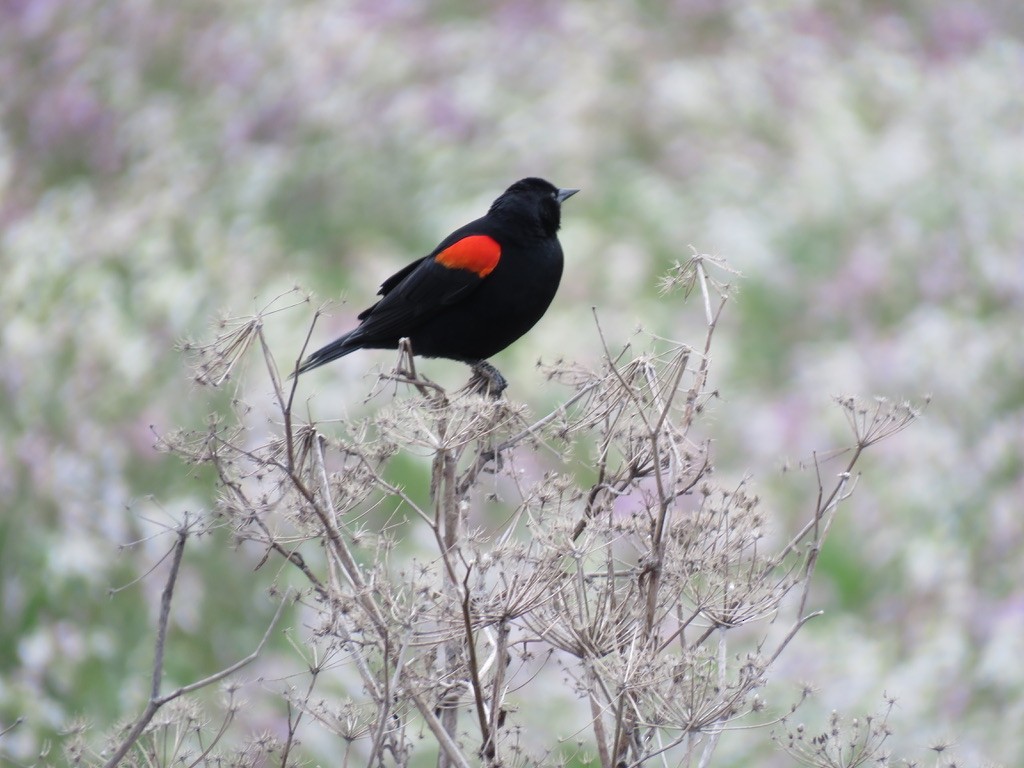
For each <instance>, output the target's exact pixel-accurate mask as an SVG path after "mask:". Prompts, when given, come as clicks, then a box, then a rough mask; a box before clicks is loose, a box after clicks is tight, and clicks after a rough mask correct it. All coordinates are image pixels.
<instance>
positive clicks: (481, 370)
mask: <svg viewBox="0 0 1024 768" xmlns="http://www.w3.org/2000/svg"><path fill="white" fill-rule="evenodd" d="M472 370H473V375H472V376H470V378H469V381H468V382H466V386H465V387H463V388H462V389H463V391H464V392H468V393H470V394H474V395H481V396H483V397H490V398H492V399H494V400H498V399H500V398H501V395H502V393H503V392H504V391H505V389H506V388H507V387H508V382H507V381H505V377H504V376H502V375H501V371H499V370H498V369H497V368H495V367H494V366H493V365H491V364H490V363H488V362H485V361H483V360H481V361H480V362H478V363H474V364H473V366H472Z"/></svg>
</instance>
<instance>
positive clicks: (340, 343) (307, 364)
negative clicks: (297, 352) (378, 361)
mask: <svg viewBox="0 0 1024 768" xmlns="http://www.w3.org/2000/svg"><path fill="white" fill-rule="evenodd" d="M353 337H354V338H353ZM361 341H362V340H361V339H360V338H359V337H358V336H357V335H356V334H354V333H347V334H345V335H344V336H342V337H341V338H339V339H335V340H334V341H332V342H331V343H330V344H328V345H326V346H323V347H320V349H318V350H317V351H316V352H313V353H311V354H309V355H306V359H305V360H303V361H302V364H301V365H299V367H298V368H296V369H295V372H294V373H293V374H292V375H291V376H290V377H289V378H294V377H295V376H298V375H299V374H300V373H305V372H306V371H311V370H313V369H314V368H319V367H320V366H321V365H323V364H324V363H329V362H331V361H332V360H337V359H338V358H339V357H344V356H345V355H347V354H348V353H349V352H355V351H356V350H357V349H361V348H362V346H363V345H362V343H361Z"/></svg>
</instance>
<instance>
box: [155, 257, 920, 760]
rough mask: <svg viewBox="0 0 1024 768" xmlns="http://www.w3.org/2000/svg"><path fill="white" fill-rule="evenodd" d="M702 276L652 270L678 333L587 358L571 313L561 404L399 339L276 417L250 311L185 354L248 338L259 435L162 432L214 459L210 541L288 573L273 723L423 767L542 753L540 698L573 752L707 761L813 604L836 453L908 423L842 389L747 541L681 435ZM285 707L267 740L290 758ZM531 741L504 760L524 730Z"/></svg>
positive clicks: (543, 756)
mask: <svg viewBox="0 0 1024 768" xmlns="http://www.w3.org/2000/svg"><path fill="white" fill-rule="evenodd" d="M712 271H716V273H717V274H725V275H728V274H729V273H728V270H723V269H722V265H721V264H720V263H719V262H718V261H717V260H715V259H711V258H710V257H704V256H701V255H697V254H695V255H694V256H693V258H691V259H690V260H689V261H688V262H687V263H686V264H681V265H678V266H677V267H676V269H675V270H674V271H673V274H672V275H671V276H670V277H669V278H667V279H666V281H665V283H664V286H665V287H666V288H670V287H673V286H682V287H683V288H684V289H685V290H687V291H689V290H693V289H695V288H699V289H700V294H701V297H702V299H703V307H704V316H705V319H706V322H707V327H706V333H705V338H704V339H703V342H702V345H699V346H698V347H694V346H690V345H686V344H682V343H676V342H669V341H666V340H663V339H655V338H649V339H644V338H643V337H639V336H638V337H637V339H636V340H635V341H634V342H632V343H631V344H630V345H628V346H627V347H625V348H623V349H621V350H615V351H613V350H611V349H609V348H608V346H607V344H606V343H605V341H604V335H603V332H602V331H601V328H600V325H599V324H596V325H595V327H596V329H597V334H596V337H597V338H598V339H600V340H601V343H602V344H603V345H604V355H603V357H602V360H601V362H600V364H599V365H598V366H596V367H595V368H594V369H587V368H585V367H582V366H579V365H563V364H559V365H555V366H550V367H547V368H546V369H545V373H546V374H547V375H548V376H549V377H550V378H551V379H552V380H554V381H557V382H559V383H561V384H562V385H563V386H565V387H566V388H567V395H566V397H565V399H564V402H563V403H562V404H561V405H559V406H558V407H557V408H556V409H555V410H553V411H552V412H550V413H548V414H546V415H544V416H542V417H539V418H535V417H531V416H529V415H528V413H527V410H526V409H525V407H523V406H521V405H518V404H513V403H510V402H508V401H505V400H495V399H493V398H490V397H480V396H478V395H476V394H473V393H472V392H470V391H462V392H457V393H449V392H447V391H445V390H444V389H442V388H441V387H439V386H438V385H436V384H434V383H433V382H430V381H428V380H427V379H425V378H423V377H421V376H419V375H418V374H417V373H416V369H415V365H414V363H415V361H414V359H413V358H412V357H411V355H409V354H408V352H409V350H408V349H407V348H406V349H405V350H404V351H403V353H402V354H401V356H400V359H399V365H398V366H397V368H396V370H395V371H394V372H391V373H388V374H384V375H382V377H381V385H380V386H379V387H378V388H377V389H378V393H377V394H378V399H381V396H389V397H390V399H388V400H387V401H386V402H384V404H383V405H381V406H380V407H377V408H376V409H375V410H374V411H373V413H372V415H370V416H369V417H366V418H364V419H362V420H338V421H332V422H328V423H316V422H314V421H311V420H300V419H299V418H298V416H297V414H296V412H295V410H294V408H293V402H294V399H295V385H294V383H291V384H289V385H288V386H290V389H289V388H286V386H285V383H284V382H285V378H284V377H283V376H281V375H280V374H279V372H278V370H277V367H276V364H275V362H274V360H273V357H272V356H271V355H270V352H269V349H268V346H267V344H266V341H265V338H264V335H263V334H264V324H265V317H264V316H263V315H260V316H257V317H255V318H250V319H249V320H247V321H242V320H239V321H235V322H232V323H228V324H227V325H225V326H224V327H225V328H234V329H235V331H234V333H235V334H236V337H234V338H232V337H228V336H222V337H219V338H218V340H217V341H216V342H214V343H213V344H211V345H208V346H206V347H203V348H202V350H203V354H202V356H201V363H200V365H201V368H202V370H201V372H200V379H201V380H202V381H204V382H209V383H214V384H217V383H223V382H224V381H226V373H227V372H230V371H231V370H232V369H233V368H234V367H236V365H237V363H238V359H237V356H238V354H240V353H241V352H245V351H250V350H254V349H259V350H262V355H263V360H264V363H265V365H266V368H267V370H268V371H269V373H270V379H271V382H272V386H273V388H274V392H275V398H276V403H277V411H278V412H277V414H275V417H274V418H273V419H272V424H273V425H275V426H273V427H272V429H271V430H270V431H269V433H267V434H264V435H263V437H262V438H259V439H257V437H256V434H257V433H258V432H257V430H253V429H252V428H244V427H243V424H244V414H243V415H240V417H239V420H238V423H237V424H234V425H230V424H225V423H223V422H221V421H217V422H212V423H211V424H210V426H209V428H208V429H207V430H205V431H201V432H198V433H196V434H194V435H191V436H183V435H179V436H177V437H176V438H174V439H171V440H168V441H167V446H168V447H169V448H170V449H171V450H174V451H175V452H177V453H179V454H181V455H183V456H184V457H185V458H186V459H188V460H189V461H190V462H194V463H200V464H207V465H211V466H213V467H214V468H215V470H216V473H217V477H218V478H219V483H220V502H219V505H218V509H217V512H218V514H219V516H220V520H221V521H222V522H226V524H228V525H230V527H231V529H232V531H233V532H234V535H235V537H236V540H238V541H241V542H248V543H255V544H256V545H258V546H259V547H260V548H261V550H262V551H263V552H264V553H265V556H264V559H265V560H268V559H271V558H273V559H275V560H278V561H279V567H281V568H285V569H289V568H293V569H296V570H297V572H298V575H299V577H300V578H301V579H302V580H303V581H304V582H305V589H304V590H303V591H302V593H301V595H299V596H298V599H300V600H301V602H302V604H303V606H304V621H303V624H304V626H305V627H306V630H305V635H303V636H299V635H290V639H291V642H292V643H293V645H294V646H295V648H296V650H297V651H298V652H300V653H301V654H302V656H303V658H304V659H305V660H306V664H307V667H308V681H309V682H308V685H307V686H305V687H304V686H301V685H292V686H290V687H289V688H288V690H287V692H286V696H287V700H288V702H289V707H290V711H292V712H294V713H304V714H305V715H306V716H307V717H308V719H310V720H312V721H315V722H317V723H319V724H321V725H322V726H323V727H324V728H326V729H327V730H328V731H329V732H331V733H333V734H335V735H336V736H337V737H338V738H339V739H340V740H341V741H342V742H343V743H344V750H345V754H346V755H347V756H348V758H352V759H354V758H356V757H358V760H359V762H360V763H361V764H367V765H369V764H374V763H376V762H378V761H383V762H388V761H394V762H397V763H398V764H405V763H406V761H408V760H411V759H412V756H413V755H414V754H417V753H419V752H420V751H423V750H431V751H433V752H436V753H437V755H438V758H437V759H438V762H439V764H440V765H445V766H448V765H452V766H454V765H459V766H463V765H470V764H477V763H478V762H479V761H480V760H482V761H483V762H484V763H486V764H488V765H495V766H497V765H510V764H515V765H531V764H533V765H545V764H550V753H549V752H548V753H546V752H545V751H544V750H545V749H548V750H554V749H556V748H557V744H558V734H557V733H555V732H554V731H553V730H552V729H550V728H549V729H548V730H547V731H544V730H543V727H542V725H541V724H540V723H539V722H538V721H537V720H536V719H534V718H533V712H532V711H531V706H530V704H531V702H532V701H534V700H536V701H543V700H547V699H550V698H552V697H553V696H559V697H561V699H562V700H563V701H564V702H565V703H566V704H567V705H571V703H572V702H573V701H575V702H578V704H579V709H578V711H577V712H576V713H575V714H576V717H577V720H578V718H579V717H582V718H583V722H585V723H587V730H588V731H589V732H590V734H591V735H590V736H589V738H588V739H587V740H585V741H584V745H585V747H586V748H587V749H589V750H592V751H594V752H595V753H596V755H597V757H598V760H599V762H600V764H601V765H603V766H607V767H608V768H611V767H612V766H620V765H640V764H643V763H644V762H645V761H647V760H649V759H651V758H654V757H659V756H660V757H662V758H663V759H664V760H666V761H668V762H670V763H673V764H689V763H690V761H691V760H694V759H695V758H698V759H699V762H700V764H702V765H707V764H708V760H709V758H710V755H711V754H712V753H713V752H714V750H715V747H716V745H717V743H718V739H719V737H720V735H721V734H722V733H723V732H724V731H725V730H726V729H727V728H729V727H730V726H732V725H733V724H734V723H736V722H737V721H739V720H741V719H744V718H746V719H747V720H746V721H745V722H749V716H750V715H751V714H752V713H756V712H759V711H761V710H762V709H763V707H764V703H763V700H762V699H761V698H760V696H759V694H758V691H759V690H760V689H761V688H762V687H763V686H764V684H765V681H766V679H767V677H768V675H769V674H770V671H771V666H772V664H773V663H774V661H775V660H776V659H777V658H778V656H779V654H780V653H781V652H782V651H783V650H784V649H785V648H786V646H787V645H788V644H789V643H790V642H792V640H793V638H794V637H795V636H796V635H797V633H798V631H799V630H800V628H801V627H802V626H803V625H804V623H805V622H806V621H808V620H809V619H810V618H812V617H813V616H814V615H816V614H814V613H813V612H808V610H807V607H806V602H807V589H808V584H809V580H810V578H811V575H812V574H813V571H814V567H815V564H816V561H817V555H818V552H819V551H820V548H821V545H822V542H823V540H824V538H825V536H826V535H827V534H828V531H829V530H830V528H831V523H832V520H833V519H834V517H835V515H836V513H837V510H838V509H839V506H840V504H841V502H842V501H844V500H845V499H846V498H847V497H848V496H849V494H850V493H851V492H852V489H853V482H852V478H853V477H854V476H853V474H852V473H853V469H854V464H855V462H856V461H857V459H858V457H859V456H860V453H861V452H862V451H863V450H864V449H865V448H867V447H869V446H870V445H871V444H872V443H874V442H876V441H877V440H879V439H882V438H884V437H886V436H888V435H890V434H892V433H894V432H896V431H898V430H899V429H902V428H903V427H904V426H905V425H906V424H907V423H908V422H909V421H910V420H911V419H912V418H913V416H914V412H913V411H912V410H910V409H909V408H906V407H899V408H896V409H890V408H888V407H887V406H884V404H876V406H874V407H873V408H867V409H865V408H864V407H862V406H860V405H857V404H856V403H855V402H853V401H850V400H845V399H844V400H842V401H841V404H842V406H843V408H844V409H845V410H846V412H847V413H848V414H849V418H850V421H851V426H852V427H853V431H854V440H855V442H854V445H853V446H852V448H853V450H852V451H851V452H850V453H849V454H847V456H848V458H849V459H850V460H849V461H848V462H847V463H846V464H845V465H844V466H843V468H842V470H841V471H840V472H839V473H838V475H837V477H836V479H835V480H834V481H833V483H832V484H831V486H829V485H828V484H826V483H825V481H824V480H822V481H821V484H820V487H819V489H818V493H817V496H816V499H815V500H814V502H813V503H812V504H811V505H810V513H809V515H808V517H807V519H806V520H805V522H804V524H803V526H802V527H801V528H800V530H798V531H797V532H795V533H793V534H791V535H782V534H781V533H780V532H778V531H775V532H772V531H771V530H770V525H769V517H770V515H769V513H768V512H767V511H765V510H764V509H763V508H762V504H761V501H760V499H759V498H758V496H757V495H756V494H755V493H754V491H753V490H752V489H751V487H750V483H749V481H743V482H741V483H739V484H734V485H732V486H728V487H727V486H723V485H720V484H718V483H717V481H716V478H715V476H714V471H713V469H714V468H713V460H712V456H711V453H710V447H709V442H708V441H707V440H706V439H705V438H702V437H698V436H697V435H698V432H697V431H696V430H695V425H697V424H698V423H699V422H700V420H701V417H702V415H703V413H704V412H705V409H706V406H707V404H708V402H709V401H710V400H711V399H712V398H714V397H715V395H716V393H715V392H714V391H711V390H709V389H708V386H707V382H708V373H709V366H710V359H711V358H710V349H711V345H712V341H713V337H714V333H715V329H716V326H717V322H718V317H719V315H720V313H721V312H722V309H723V307H724V306H725V304H726V299H727V295H728V292H727V287H726V286H725V285H724V284H723V283H722V282H721V281H720V280H718V279H717V278H715V277H714V276H713V275H712V274H711V272H712ZM243 337H244V338H243ZM214 373H216V375H214ZM389 393H390V394H389ZM399 457H401V459H402V461H411V462H419V463H420V465H421V466H423V467H424V469H426V468H427V467H429V492H426V490H425V489H414V488H411V487H408V486H406V485H403V484H400V483H399V482H397V481H396V480H395V479H394V472H393V471H392V470H393V463H394V462H395V461H396V459H398V458H399ZM550 457H556V458H557V457H562V458H563V459H565V461H561V462H559V461H554V462H552V461H550ZM819 477H822V474H821V473H820V471H819ZM772 533H774V535H769V534H772ZM770 542H775V543H770ZM780 542H781V543H780ZM790 596H793V599H789V598H790ZM780 621H784V622H787V623H788V624H787V626H788V628H787V629H786V630H785V631H784V632H782V633H781V634H780V633H779V632H778V631H777V630H776V631H774V632H772V633H770V634H769V633H768V631H767V624H768V623H769V622H775V623H776V627H777V626H778V625H779V622H780ZM759 625H764V626H765V628H764V629H758V627H759ZM769 638H771V639H769ZM325 669H330V670H331V679H332V685H331V686H330V688H329V689H328V688H326V687H324V686H323V685H322V683H321V680H322V679H323V677H324V675H323V672H324V670H325ZM339 686H340V688H341V689H342V690H343V691H344V695H343V696H338V695H336V694H331V693H328V692H327V691H328V690H331V691H337V690H338V687H339ZM556 691H557V693H555V692H556ZM301 719H302V717H301V715H300V714H296V715H295V716H294V717H292V718H290V719H289V724H290V727H289V734H288V739H287V741H286V742H284V743H283V744H282V745H278V746H275V747H274V748H275V749H277V750H279V751H284V752H287V751H288V750H290V749H292V748H293V745H294V743H295V742H296V738H297V737H296V734H297V732H298V723H299V722H300V721H301ZM539 727H540V728H541V730H539V731H538V730H537V729H538V728H539ZM577 727H578V726H577ZM525 734H528V738H524V735H525ZM423 735H427V736H428V737H429V738H427V739H425V740H424V739H423V738H422V736H423ZM545 739H548V740H550V743H549V745H548V747H546V748H545V747H544V746H540V748H539V751H536V753H535V756H534V757H530V754H531V752H530V751H529V750H527V749H525V743H529V744H532V745H543V742H544V740H545Z"/></svg>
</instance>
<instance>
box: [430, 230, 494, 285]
mask: <svg viewBox="0 0 1024 768" xmlns="http://www.w3.org/2000/svg"><path fill="white" fill-rule="evenodd" d="M499 258H501V246H500V245H498V241H497V240H495V239H494V238H493V237H488V236H487V235H470V236H469V237H464V238H462V239H461V240H458V241H456V242H454V243H452V244H451V245H449V246H448V247H447V248H445V249H444V250H443V251H441V252H440V253H439V254H437V256H435V257H434V259H435V260H436V261H437V263H438V264H441V265H442V266H445V267H448V268H449V269H468V270H469V271H470V272H474V273H476V275H477V276H478V277H487V276H488V275H489V274H491V272H492V271H493V270H494V268H495V267H496V266H498V259H499Z"/></svg>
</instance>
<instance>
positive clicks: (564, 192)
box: [555, 189, 579, 204]
mask: <svg viewBox="0 0 1024 768" xmlns="http://www.w3.org/2000/svg"><path fill="white" fill-rule="evenodd" d="M577 192H579V190H578V189H560V190H558V193H557V194H556V195H555V200H557V201H558V202H559V204H562V203H564V202H565V201H566V200H568V199H569V198H570V197H572V196H573V195H575V194H576V193H577Z"/></svg>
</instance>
